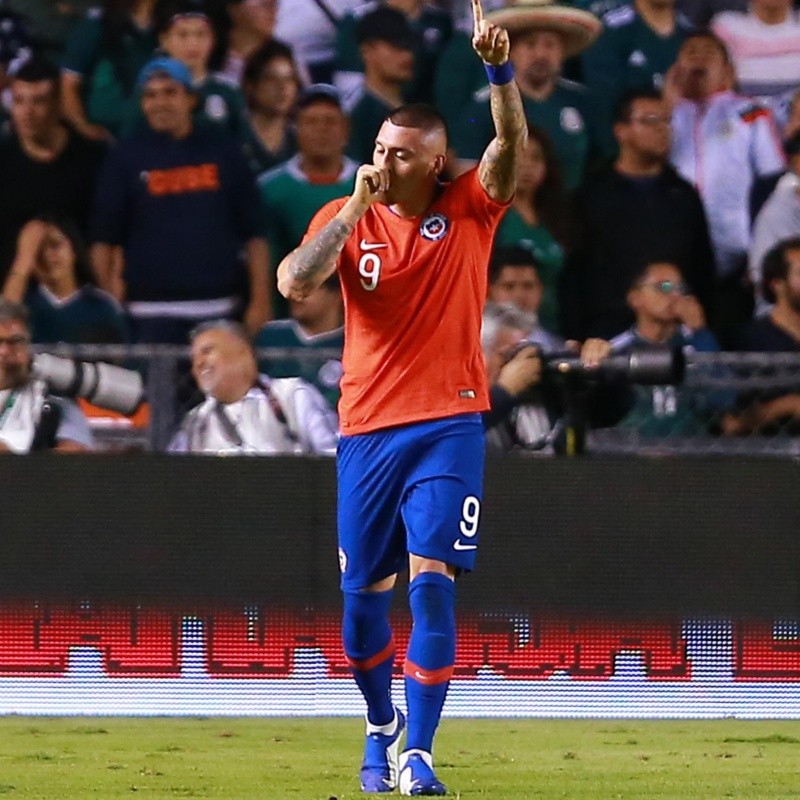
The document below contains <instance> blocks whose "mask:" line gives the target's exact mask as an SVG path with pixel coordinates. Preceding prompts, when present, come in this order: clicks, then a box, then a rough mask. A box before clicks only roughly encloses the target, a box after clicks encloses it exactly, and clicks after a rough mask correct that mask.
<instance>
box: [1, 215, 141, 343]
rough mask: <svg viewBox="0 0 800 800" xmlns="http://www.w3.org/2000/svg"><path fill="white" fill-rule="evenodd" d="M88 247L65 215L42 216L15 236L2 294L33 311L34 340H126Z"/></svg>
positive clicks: (122, 324)
mask: <svg viewBox="0 0 800 800" xmlns="http://www.w3.org/2000/svg"><path fill="white" fill-rule="evenodd" d="M89 276H90V271H89V261H88V254H87V251H86V245H85V244H84V242H83V239H82V237H81V234H80V232H79V231H78V229H77V227H76V226H75V225H74V224H73V223H72V222H70V221H69V220H67V219H66V218H63V219H59V218H57V217H40V218H37V219H33V220H31V221H30V222H28V223H26V224H25V226H24V227H23V228H22V230H21V231H20V233H19V236H18V237H17V250H16V254H15V256H14V263H13V264H12V267H11V271H10V272H9V274H8V277H7V278H6V282H5V285H4V286H3V297H5V299H6V300H10V301H12V302H14V303H22V302H24V303H25V305H26V306H27V307H28V309H29V311H30V315H31V316H30V328H31V340H32V341H34V342H37V343H40V344H41V343H46V344H55V343H57V342H66V343H68V344H118V343H121V342H125V341H126V340H127V338H128V335H127V326H126V323H125V317H124V315H123V313H122V308H121V307H120V305H119V303H117V301H116V300H114V298H113V297H111V295H109V294H106V293H105V292H103V291H101V290H100V289H98V288H97V287H95V286H93V285H92V284H91V281H90V277H89Z"/></svg>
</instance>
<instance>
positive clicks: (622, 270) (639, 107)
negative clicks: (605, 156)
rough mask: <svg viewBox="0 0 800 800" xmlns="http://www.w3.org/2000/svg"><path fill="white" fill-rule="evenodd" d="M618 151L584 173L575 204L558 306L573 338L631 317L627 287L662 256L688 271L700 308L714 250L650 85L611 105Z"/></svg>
mask: <svg viewBox="0 0 800 800" xmlns="http://www.w3.org/2000/svg"><path fill="white" fill-rule="evenodd" d="M614 135H615V137H616V139H617V142H618V143H619V156H618V158H617V160H616V162H615V163H614V166H613V167H612V168H609V169H607V170H606V171H605V172H603V173H601V174H598V175H596V176H594V177H592V178H590V179H589V180H588V181H587V183H586V185H585V186H584V187H583V188H582V189H581V191H580V192H579V194H578V196H577V198H576V203H575V218H576V241H575V248H574V250H573V251H571V252H570V254H569V255H568V257H567V265H566V268H565V272H564V278H565V285H564V301H563V303H562V312H563V317H564V324H565V332H566V333H567V334H568V335H569V336H571V337H572V338H575V339H582V338H584V337H585V336H604V337H611V336H614V335H615V334H616V333H619V331H620V330H623V329H624V328H627V327H628V326H629V325H631V323H632V322H633V315H632V313H631V309H630V308H629V306H628V303H627V292H628V289H629V288H630V286H631V284H632V283H633V281H634V279H635V278H636V276H637V275H639V274H640V273H641V271H642V270H643V269H644V267H645V266H646V265H647V264H650V263H653V262H655V261H667V262H669V263H671V264H675V265H676V266H677V267H678V269H680V271H681V274H683V275H684V276H686V281H687V283H688V284H689V285H690V286H691V289H692V293H693V294H694V295H696V296H697V297H698V298H699V299H700V302H701V304H702V305H703V306H704V308H706V309H708V308H709V306H710V303H711V299H712V292H713V281H714V277H713V276H714V257H713V253H712V251H711V245H710V242H709V236H708V228H707V225H706V217H705V213H704V212H703V205H702V203H701V201H700V198H699V196H698V194H697V192H696V191H695V190H694V189H693V188H692V187H691V186H690V185H689V184H687V183H686V182H685V181H684V180H683V179H682V178H679V177H678V176H677V175H676V174H675V172H674V171H673V169H672V168H671V167H670V166H669V165H668V164H667V156H668V154H669V148H670V128H669V110H668V108H667V105H666V103H665V102H664V101H663V100H662V98H661V96H660V95H659V94H658V93H656V92H652V91H648V92H634V93H632V94H630V95H628V96H626V97H624V98H623V99H622V100H621V101H620V104H619V106H618V108H617V113H616V123H615V125H614Z"/></svg>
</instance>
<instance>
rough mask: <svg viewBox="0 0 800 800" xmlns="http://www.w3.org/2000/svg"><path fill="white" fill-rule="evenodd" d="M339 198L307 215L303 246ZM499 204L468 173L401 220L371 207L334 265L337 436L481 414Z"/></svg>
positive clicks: (336, 208)
mask: <svg viewBox="0 0 800 800" xmlns="http://www.w3.org/2000/svg"><path fill="white" fill-rule="evenodd" d="M346 201H347V198H341V199H339V200H334V201H332V202H330V203H328V204H327V205H325V206H323V207H322V208H321V209H320V210H319V211H318V212H317V214H316V215H315V217H314V219H312V220H311V223H310V225H309V228H308V232H307V233H306V236H305V238H304V240H303V241H308V239H310V238H311V237H313V236H314V235H316V234H317V233H318V232H319V231H320V230H321V229H322V228H324V227H325V225H327V224H328V222H330V220H331V219H333V217H334V216H335V215H336V213H337V212H338V211H339V210H340V209H341V208H342V206H343V205H344V204H345V202H346ZM506 207H507V204H504V203H498V202H496V201H494V200H492V199H491V198H490V197H489V196H488V195H487V194H486V192H485V190H484V188H483V187H482V186H481V184H480V182H479V180H478V172H477V170H475V169H473V170H470V171H469V172H466V173H464V174H463V175H461V176H460V177H459V178H457V179H456V180H454V181H453V182H452V183H449V184H447V185H446V186H445V187H444V188H443V190H442V192H441V194H440V195H439V196H438V198H437V199H436V200H435V201H434V202H433V204H432V205H431V206H430V208H428V210H427V211H426V212H425V213H424V214H422V215H420V216H419V217H414V218H412V219H403V218H402V217H398V216H397V215H396V214H395V213H393V212H392V211H390V210H389V208H388V206H386V205H383V204H381V203H376V204H374V205H372V206H370V208H369V210H368V211H367V213H366V214H365V215H364V216H363V217H362V219H361V220H359V222H358V223H357V224H356V226H355V229H354V231H353V232H352V234H351V235H350V236H349V237H348V239H347V242H346V243H345V246H344V249H343V250H342V252H341V254H340V256H339V260H338V264H337V266H338V270H339V278H340V280H341V284H342V295H343V298H344V310H345V333H344V357H343V366H344V376H343V378H342V384H341V389H342V396H341V400H340V401H339V420H340V425H341V430H342V433H343V434H344V435H351V434H356V433H367V432H369V431H374V430H379V429H381V428H388V427H391V426H393V425H403V424H406V423H411V422H420V421H423V420H429V419H437V418H440V417H450V416H453V415H455V414H463V413H467V412H473V411H485V410H486V409H487V408H489V392H488V387H487V381H486V371H485V367H484V360H483V353H482V351H481V343H480V332H481V314H482V312H483V304H484V301H485V299H486V282H487V272H488V263H489V255H490V253H491V248H492V240H493V239H494V233H495V230H496V228H497V225H498V224H499V222H500V218H501V217H502V215H503V212H504V211H505V209H506Z"/></svg>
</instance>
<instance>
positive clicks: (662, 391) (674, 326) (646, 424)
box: [611, 263, 721, 436]
mask: <svg viewBox="0 0 800 800" xmlns="http://www.w3.org/2000/svg"><path fill="white" fill-rule="evenodd" d="M628 304H629V305H630V307H631V309H632V310H633V312H634V314H635V315H636V322H635V323H634V325H633V326H632V327H631V328H630V329H629V330H627V331H625V332H623V333H621V334H619V335H618V336H616V337H614V338H613V339H612V340H611V347H612V350H613V351H614V352H615V353H627V352H630V351H632V350H647V349H650V348H654V347H657V348H662V347H669V348H671V349H673V350H684V351H685V350H691V351H695V352H701V353H702V352H716V351H718V350H719V345H718V344H717V340H716V338H715V337H714V334H713V333H711V331H710V330H709V329H708V327H707V325H706V317H705V313H704V311H703V306H702V305H701V304H700V301H699V300H698V299H697V298H696V297H694V296H692V295H691V294H690V290H689V287H688V286H687V285H686V283H685V282H684V279H683V275H682V274H681V271H680V269H678V267H677V266H676V265H675V264H669V263H652V264H648V265H647V267H645V269H644V270H643V271H642V273H641V274H640V275H639V276H637V278H636V280H635V281H634V282H633V284H632V286H631V288H630V291H629V292H628ZM632 391H633V395H634V397H633V398H632V404H631V407H630V410H629V411H628V413H627V414H626V415H625V417H624V418H623V419H622V420H621V421H620V422H619V427H621V428H626V429H631V430H635V431H636V432H637V433H639V434H641V435H643V436H673V435H674V436H677V435H681V434H684V435H692V434H700V433H705V432H707V431H708V429H709V424H710V423H711V422H712V420H713V419H714V417H715V413H716V412H718V411H719V407H718V403H719V401H720V399H721V398H718V397H714V396H709V395H703V394H699V393H688V392H687V391H685V390H682V389H680V388H678V387H677V386H641V385H637V386H634V387H633V389H632Z"/></svg>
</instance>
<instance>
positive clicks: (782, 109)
mask: <svg viewBox="0 0 800 800" xmlns="http://www.w3.org/2000/svg"><path fill="white" fill-rule="evenodd" d="M711 30H713V31H714V33H715V34H716V35H717V36H719V38H720V39H721V40H722V41H723V42H725V44H726V45H727V48H728V52H729V53H730V57H731V60H732V62H733V68H734V71H735V73H736V84H737V87H738V89H739V91H740V92H741V93H742V94H745V95H752V96H754V97H757V98H759V99H760V100H762V101H763V102H764V103H765V104H766V105H768V106H769V108H770V109H771V110H772V112H773V114H774V115H775V119H776V121H777V122H778V125H779V126H780V127H783V126H784V125H785V123H786V121H787V119H788V111H789V102H790V100H791V96H792V94H793V92H794V91H795V90H796V89H797V87H798V86H800V12H798V11H797V10H795V9H793V8H792V0H751V2H750V5H749V8H748V10H747V12H742V11H723V12H722V13H720V14H717V16H715V17H714V19H713V21H712V23H711Z"/></svg>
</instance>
